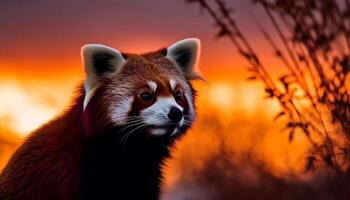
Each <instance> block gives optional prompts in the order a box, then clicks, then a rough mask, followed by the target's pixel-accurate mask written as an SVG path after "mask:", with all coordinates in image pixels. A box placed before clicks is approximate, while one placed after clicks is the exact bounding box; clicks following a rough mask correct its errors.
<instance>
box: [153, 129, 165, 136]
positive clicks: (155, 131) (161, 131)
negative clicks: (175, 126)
mask: <svg viewBox="0 0 350 200" xmlns="http://www.w3.org/2000/svg"><path fill="white" fill-rule="evenodd" d="M151 132H152V135H163V134H165V133H166V129H165V128H158V129H153V130H152V131H151Z"/></svg>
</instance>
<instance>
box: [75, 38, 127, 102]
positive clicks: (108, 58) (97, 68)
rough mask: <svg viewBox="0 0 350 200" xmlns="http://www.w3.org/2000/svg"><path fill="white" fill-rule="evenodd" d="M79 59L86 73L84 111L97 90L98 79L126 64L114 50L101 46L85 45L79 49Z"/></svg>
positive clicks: (121, 56)
mask: <svg viewBox="0 0 350 200" xmlns="http://www.w3.org/2000/svg"><path fill="white" fill-rule="evenodd" d="M81 58H82V62H83V66H84V70H85V73H86V80H85V83H84V89H85V98H84V109H85V108H86V106H87V104H88V102H89V100H90V99H91V97H92V96H93V95H94V92H95V90H96V89H97V88H98V85H99V79H100V78H101V77H103V76H104V75H106V74H109V73H114V72H115V71H117V70H118V69H120V68H121V67H122V66H123V64H124V63H125V62H126V60H125V59H124V57H123V55H122V54H121V53H120V52H119V51H118V50H116V49H113V48H111V47H108V46H105V45H101V44H87V45H84V46H83V47H82V48H81Z"/></svg>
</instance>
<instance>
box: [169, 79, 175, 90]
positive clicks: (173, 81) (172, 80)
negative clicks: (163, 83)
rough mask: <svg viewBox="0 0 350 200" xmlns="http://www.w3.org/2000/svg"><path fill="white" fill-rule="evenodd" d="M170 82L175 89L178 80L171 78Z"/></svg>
mask: <svg viewBox="0 0 350 200" xmlns="http://www.w3.org/2000/svg"><path fill="white" fill-rule="evenodd" d="M169 83H170V87H171V89H172V90H174V89H175V86H176V81H175V80H174V79H170V81H169Z"/></svg>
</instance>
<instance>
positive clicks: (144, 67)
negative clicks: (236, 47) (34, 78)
mask: <svg viewBox="0 0 350 200" xmlns="http://www.w3.org/2000/svg"><path fill="white" fill-rule="evenodd" d="M199 54H200V42H199V40H198V39H194V38H191V39H185V40H181V41H179V42H176V43H175V44H173V45H171V46H170V47H168V48H164V49H161V50H159V51H156V52H151V53H146V54H142V55H135V54H123V53H120V52H119V51H118V50H116V49H113V48H110V47H107V46H104V45H98V44H88V45H85V46H83V47H82V58H83V64H84V67H85V72H86V77H87V78H86V80H85V84H84V88H85V97H84V105H83V106H84V112H85V111H86V110H90V115H99V116H104V119H97V120H103V121H107V122H106V123H108V124H112V125H114V126H130V127H131V126H133V127H135V129H138V130H145V132H147V133H149V134H151V135H164V134H170V135H177V134H180V133H182V132H184V131H185V130H186V128H187V127H189V126H191V124H192V122H193V120H194V118H195V106H194V90H193V88H192V86H191V84H190V81H191V80H194V79H202V78H201V76H200V74H199V73H198V72H196V71H195V70H194V69H195V68H196V65H197V62H198V58H199Z"/></svg>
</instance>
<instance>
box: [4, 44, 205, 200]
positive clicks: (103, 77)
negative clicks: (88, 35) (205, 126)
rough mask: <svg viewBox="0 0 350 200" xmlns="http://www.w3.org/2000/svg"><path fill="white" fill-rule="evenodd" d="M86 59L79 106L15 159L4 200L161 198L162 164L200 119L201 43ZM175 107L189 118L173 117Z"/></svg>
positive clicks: (96, 53)
mask: <svg viewBox="0 0 350 200" xmlns="http://www.w3.org/2000/svg"><path fill="white" fill-rule="evenodd" d="M174 50H176V52H173V51H174ZM191 52H192V53H191ZM82 53H83V62H84V67H85V71H86V73H87V79H86V81H85V83H84V84H83V85H81V86H80V87H79V90H78V92H77V97H76V99H75V101H74V103H73V104H72V106H71V107H70V108H69V109H68V110H67V111H66V112H65V113H63V114H62V115H60V116H59V117H57V118H56V119H54V120H52V121H50V122H48V123H47V124H45V125H44V126H42V127H41V128H40V129H38V130H36V131H35V132H34V133H32V134H31V135H30V136H29V137H28V138H27V139H26V141H25V142H24V143H23V144H22V146H21V147H20V148H19V149H18V150H17V151H16V153H15V154H14V155H13V156H12V158H11V159H10V161H9V162H8V164H7V166H6V167H5V169H4V170H3V172H2V174H1V175H0V199H5V200H7V199H8V200H17V199H18V200H25V199H45V200H46V199H50V200H56V199H57V200H58V199H64V200H70V199H72V200H73V199H74V200H75V199H144V200H148V199H149V200H156V199H158V197H159V193H160V186H161V180H162V173H161V171H162V170H161V169H162V165H163V164H164V161H165V159H166V158H168V157H169V155H170V150H171V147H172V146H173V145H174V142H175V141H176V140H177V139H179V138H181V137H182V136H183V134H184V133H185V132H186V130H187V129H188V128H189V127H190V126H191V124H192V122H193V120H194V118H195V111H194V109H195V108H194V96H195V91H194V89H193V88H192V86H191V83H190V80H192V79H197V78H199V75H198V73H196V72H194V71H193V69H194V65H195V64H196V62H195V61H196V60H198V58H197V56H198V55H199V41H198V40H196V39H187V40H184V41H182V42H178V43H175V46H174V45H172V48H168V49H162V50H160V51H157V52H152V53H147V54H142V55H134V54H122V53H120V52H119V51H117V50H115V49H112V48H109V47H105V46H102V45H88V46H84V47H83V50H82ZM188 53H191V55H188ZM182 54H186V55H182ZM193 56H195V57H193ZM178 59H180V60H178ZM186 59H189V60H186ZM143 91H150V92H153V93H154V97H153V98H154V100H152V101H148V100H144V99H142V94H143V93H142V92H143ZM140 93H141V95H140ZM164 98H165V99H170V100H169V101H158V99H164ZM156 105H157V106H156ZM173 107H177V108H179V110H178V111H177V112H178V113H177V114H179V112H180V111H181V116H182V115H183V117H182V119H181V120H179V121H175V122H172V121H171V120H170V119H169V118H167V115H166V114H167V113H168V112H170V110H174V108H173ZM171 108H173V109H171ZM168 116H169V115H168ZM181 116H180V117H181ZM178 117H179V116H178ZM152 119H158V120H156V121H154V120H153V121H152ZM178 119H180V118H178ZM147 120H150V122H149V121H147ZM140 124H141V125H140Z"/></svg>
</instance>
